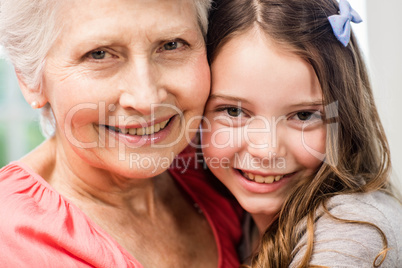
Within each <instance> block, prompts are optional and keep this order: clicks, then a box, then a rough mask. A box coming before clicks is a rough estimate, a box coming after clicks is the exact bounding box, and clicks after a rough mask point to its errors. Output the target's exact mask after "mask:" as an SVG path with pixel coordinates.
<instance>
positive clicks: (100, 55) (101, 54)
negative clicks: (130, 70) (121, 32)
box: [88, 50, 113, 60]
mask: <svg viewBox="0 0 402 268" xmlns="http://www.w3.org/2000/svg"><path fill="white" fill-rule="evenodd" d="M112 56H113V55H112V54H110V53H109V52H107V51H105V50H94V51H92V52H89V53H88V58H90V59H93V60H104V59H107V58H110V57H112Z"/></svg>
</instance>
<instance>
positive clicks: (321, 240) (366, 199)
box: [294, 191, 402, 267]
mask: <svg viewBox="0 0 402 268" xmlns="http://www.w3.org/2000/svg"><path fill="white" fill-rule="evenodd" d="M326 208H327V209H328V211H329V213H330V214H331V215H332V216H334V217H336V218H338V219H342V220H344V221H342V220H338V219H336V218H334V217H332V216H331V215H328V214H327V213H326V212H325V210H324V208H323V207H321V208H319V209H318V210H317V212H316V219H315V223H314V253H313V256H312V258H311V264H314V265H326V266H330V267H340V266H341V267H362V266H364V267H366V266H372V265H373V262H374V261H375V259H376V257H377V255H378V254H379V253H380V252H381V251H382V250H383V247H384V240H383V237H382V233H383V234H384V235H385V237H386V239H387V243H388V248H389V251H388V253H387V257H386V258H385V262H384V266H383V267H397V264H398V263H400V261H401V260H400V259H399V258H400V257H399V256H402V228H401V225H400V222H402V206H401V204H400V203H399V202H398V201H397V200H396V199H395V198H393V197H392V196H390V195H388V194H386V193H383V192H380V191H376V192H372V193H362V194H360V193H359V194H345V195H338V196H334V197H332V198H330V199H329V200H328V201H327V202H326ZM357 221H359V222H357ZM361 222H364V223H361ZM303 226H304V230H305V227H306V223H305V222H304V223H303ZM377 228H378V229H377ZM379 230H381V232H382V233H381V232H380V231H379ZM306 241H307V236H306V234H305V235H303V236H302V239H300V241H299V244H298V247H297V248H296V249H295V253H296V257H295V260H294V261H295V262H296V263H297V259H298V258H300V257H301V256H302V255H303V252H304V250H303V248H304V249H305V246H306ZM379 260H381V258H379Z"/></svg>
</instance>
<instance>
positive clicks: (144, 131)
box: [114, 119, 170, 136]
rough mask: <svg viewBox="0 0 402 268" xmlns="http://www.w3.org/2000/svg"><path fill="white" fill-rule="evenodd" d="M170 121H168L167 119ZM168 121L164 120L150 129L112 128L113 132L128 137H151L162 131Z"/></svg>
mask: <svg viewBox="0 0 402 268" xmlns="http://www.w3.org/2000/svg"><path fill="white" fill-rule="evenodd" d="M169 120H170V119H169ZM169 120H166V121H164V122H161V123H158V124H155V125H153V126H150V127H142V128H126V129H124V128H114V129H115V131H118V132H121V133H122V134H125V135H126V134H130V135H138V136H143V135H151V134H154V133H157V132H159V131H161V130H162V129H164V128H165V127H166V125H167V124H168V122H169Z"/></svg>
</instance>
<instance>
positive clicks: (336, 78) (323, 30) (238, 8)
mask: <svg viewBox="0 0 402 268" xmlns="http://www.w3.org/2000/svg"><path fill="white" fill-rule="evenodd" d="M338 11H339V6H338V3H337V2H336V1H335V0H217V1H215V5H213V11H212V13H211V15H210V22H209V23H210V24H209V25H210V28H209V31H208V37H207V49H208V59H209V61H210V63H212V62H213V61H214V59H215V57H216V56H217V54H218V53H219V50H220V49H221V48H222V47H223V46H224V45H225V44H226V43H227V42H228V41H229V40H231V38H232V37H233V36H235V35H240V34H242V33H244V32H245V31H247V30H250V29H252V28H254V27H258V28H259V29H260V30H262V31H263V32H265V33H266V34H267V35H268V36H270V37H271V39H273V40H274V42H276V43H277V45H278V46H279V47H282V48H283V49H287V50H289V51H291V52H292V53H294V54H296V55H298V56H300V57H302V58H303V59H305V60H306V61H307V62H309V63H310V64H311V65H312V66H313V68H314V70H315V72H316V75H317V77H318V79H319V81H320V85H321V88H322V92H323V101H324V105H325V107H326V123H327V141H326V158H325V160H324V161H323V164H322V165H321V167H320V168H319V170H318V171H317V173H316V174H315V176H314V177H313V178H305V180H303V181H301V182H300V183H299V184H298V185H297V187H295V189H294V191H293V192H292V193H290V195H289V198H288V199H287V200H286V201H285V203H284V205H283V207H282V209H281V211H280V212H279V215H278V218H277V220H276V221H275V222H274V223H273V224H272V225H271V226H270V227H269V228H268V229H267V230H266V232H265V234H264V236H263V237H262V241H261V243H260V248H259V252H258V253H257V254H255V256H254V257H253V261H252V264H253V267H288V266H289V264H290V263H291V261H292V258H293V256H292V251H293V249H294V248H295V247H296V245H297V242H298V238H300V236H301V233H300V230H298V228H297V226H298V223H301V222H302V221H304V220H306V219H307V234H308V235H307V236H308V243H307V250H306V254H305V256H304V257H303V259H302V261H301V263H299V264H298V266H299V267H306V266H309V261H310V258H311V256H312V252H313V238H314V236H313V233H314V218H315V213H316V211H317V209H318V208H319V207H320V206H323V207H324V210H326V208H325V201H326V200H328V199H329V198H330V197H332V196H335V195H339V194H350V193H364V192H371V191H375V190H383V191H386V192H389V193H391V192H392V191H391V190H392V189H391V188H392V187H391V185H390V182H389V172H390V168H391V163H390V152H389V148H388V143H387V139H386V137H385V133H384V130H383V127H382V125H381V122H380V118H379V115H378V113H377V109H376V107H375V104H374V99H373V93H372V89H371V85H370V81H369V78H368V75H367V71H366V67H365V64H364V62H363V59H362V55H361V53H360V50H359V47H358V46H357V42H356V39H355V37H354V35H353V33H352V35H351V39H350V42H349V44H348V46H347V47H344V46H343V45H342V44H341V43H340V42H339V41H338V40H337V39H336V37H335V35H334V33H333V30H332V28H331V25H330V23H329V21H328V16H331V15H334V14H338ZM334 126H336V127H334ZM326 212H327V213H329V212H328V210H326ZM332 217H333V216H332ZM333 218H334V219H336V218H335V217H333ZM336 220H340V221H343V222H352V223H356V224H368V225H370V226H372V227H373V228H376V229H377V230H378V231H379V233H380V234H381V235H382V237H383V243H384V248H383V250H382V251H381V252H379V254H378V256H377V259H376V260H373V262H374V263H373V265H375V266H377V265H379V264H381V263H382V261H383V260H384V258H385V256H386V252H387V245H388V244H387V239H386V237H385V235H384V233H383V232H382V231H381V229H379V228H378V227H377V226H375V225H373V224H371V223H368V222H359V221H346V220H342V219H336Z"/></svg>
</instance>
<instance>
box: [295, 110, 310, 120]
mask: <svg viewBox="0 0 402 268" xmlns="http://www.w3.org/2000/svg"><path fill="white" fill-rule="evenodd" d="M312 115H313V113H312V112H298V113H297V114H296V116H297V118H298V119H299V120H301V121H307V120H309V119H311V117H312Z"/></svg>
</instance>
